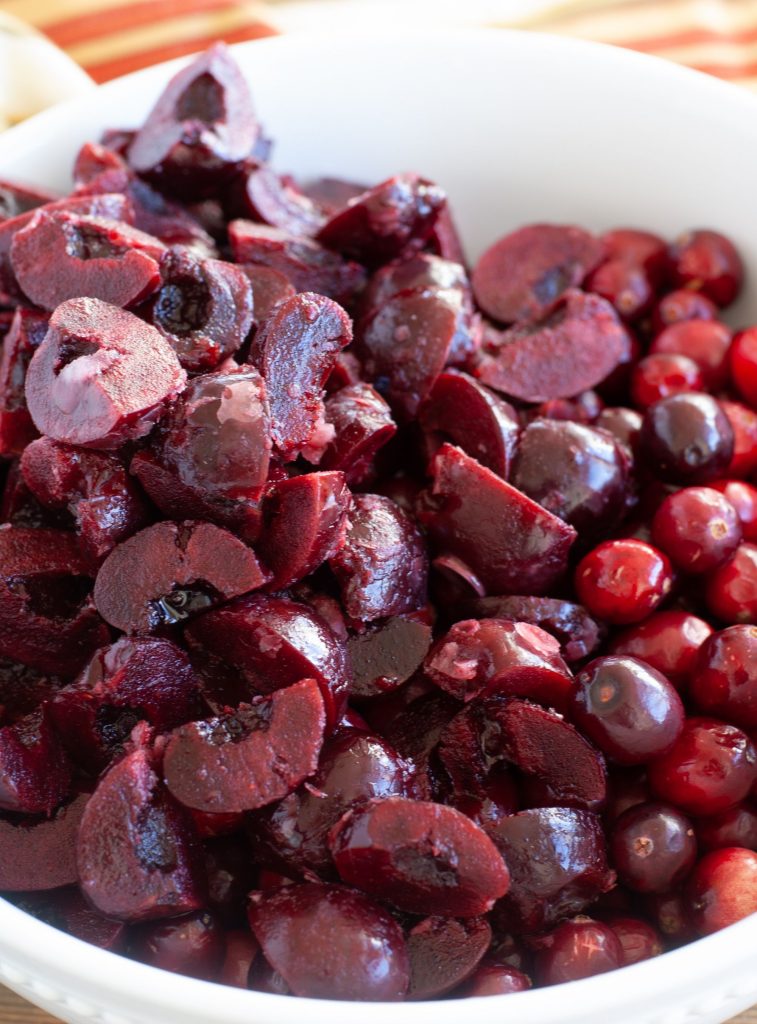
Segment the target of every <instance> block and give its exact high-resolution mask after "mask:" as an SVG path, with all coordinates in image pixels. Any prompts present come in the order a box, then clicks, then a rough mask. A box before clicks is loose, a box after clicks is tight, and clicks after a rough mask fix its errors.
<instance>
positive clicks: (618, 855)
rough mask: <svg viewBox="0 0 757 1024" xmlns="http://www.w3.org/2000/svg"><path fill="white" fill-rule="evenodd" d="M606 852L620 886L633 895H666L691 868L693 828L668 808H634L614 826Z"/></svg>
mask: <svg viewBox="0 0 757 1024" xmlns="http://www.w3.org/2000/svg"><path fill="white" fill-rule="evenodd" d="M610 852H611V856H612V861H613V864H614V865H615V868H616V870H617V872H618V878H619V879H620V881H621V882H622V883H623V885H626V886H628V888H629V889H633V890H634V892H667V891H668V890H669V889H671V888H673V887H674V886H675V885H677V884H678V882H681V881H682V880H683V879H684V878H686V876H687V875H688V873H689V871H690V870H691V868H692V867H693V865H694V861H695V860H696V855H697V842H696V839H695V837H694V827H693V825H692V823H691V822H690V821H689V819H688V818H686V817H684V815H683V814H681V813H680V812H679V811H677V810H676V809H675V807H671V806H670V805H668V804H661V803H644V804H638V805H637V806H636V807H631V808H629V809H628V810H627V811H625V812H624V813H623V814H621V816H620V817H619V818H618V820H617V821H616V822H615V824H614V826H613V830H612V838H611V841H610Z"/></svg>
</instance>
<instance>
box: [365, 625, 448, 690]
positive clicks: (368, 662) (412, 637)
mask: <svg viewBox="0 0 757 1024" xmlns="http://www.w3.org/2000/svg"><path fill="white" fill-rule="evenodd" d="M430 644H431V628H430V627H429V626H428V625H426V623H425V622H421V621H420V620H419V619H418V618H414V617H413V616H410V615H407V616H393V617H390V618H388V619H386V620H385V621H384V622H379V623H377V624H376V625H374V626H372V627H370V628H369V629H367V630H366V631H365V632H363V633H356V634H355V635H354V636H352V637H350V639H349V640H348V641H347V651H348V653H349V658H350V665H351V667H352V682H351V684H350V696H351V697H358V698H360V697H378V696H380V695H381V694H383V693H390V692H391V691H392V690H396V689H397V688H398V687H399V686H401V685H402V684H403V683H405V682H407V680H408V679H410V677H411V676H412V675H413V673H414V672H415V671H416V669H418V668H419V667H420V666H421V664H422V662H423V659H424V658H425V656H426V654H427V653H428V649H429V646H430Z"/></svg>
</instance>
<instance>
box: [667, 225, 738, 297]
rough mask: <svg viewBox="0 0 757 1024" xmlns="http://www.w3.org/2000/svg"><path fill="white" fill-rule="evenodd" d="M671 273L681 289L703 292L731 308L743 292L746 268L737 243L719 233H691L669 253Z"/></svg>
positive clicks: (670, 249) (669, 250) (700, 231)
mask: <svg viewBox="0 0 757 1024" xmlns="http://www.w3.org/2000/svg"><path fill="white" fill-rule="evenodd" d="M668 270H669V273H670V279H671V281H672V283H673V284H674V285H675V286H676V287H678V288H691V289H692V290H694V291H697V292H702V294H704V295H706V296H707V298H708V299H712V301H713V302H714V303H715V304H716V305H718V306H721V307H722V306H728V305H729V304H730V303H731V302H733V300H734V299H735V298H736V296H737V295H738V294H739V291H740V290H741V285H742V283H743V280H744V268H743V266H742V263H741V257H740V256H739V254H738V252H737V251H736V249H735V247H734V245H733V243H732V242H731V241H729V239H727V238H726V237H725V235H721V234H720V233H719V232H717V231H704V230H698V231H687V232H686V233H685V234H683V235H681V236H680V237H679V238H677V239H676V240H675V242H673V244H672V245H671V246H670V248H669V249H668Z"/></svg>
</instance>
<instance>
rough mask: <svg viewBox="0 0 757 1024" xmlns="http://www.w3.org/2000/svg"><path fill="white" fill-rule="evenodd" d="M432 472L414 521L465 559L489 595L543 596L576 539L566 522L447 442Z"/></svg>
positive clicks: (563, 567)
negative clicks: (430, 481)
mask: <svg viewBox="0 0 757 1024" xmlns="http://www.w3.org/2000/svg"><path fill="white" fill-rule="evenodd" d="M431 474H432V477H433V484H432V486H431V488H430V489H429V490H428V491H426V492H425V493H424V495H423V496H422V499H421V502H420V505H419V510H418V516H419V519H420V521H421V523H422V524H423V525H424V526H425V527H426V529H427V530H428V532H429V535H430V536H431V538H432V540H433V541H434V543H435V544H436V545H437V546H438V547H439V548H441V549H442V550H445V551H450V552H452V553H453V554H455V555H457V556H458V557H459V558H461V559H462V560H463V561H464V562H465V563H466V564H467V565H469V566H470V568H471V569H472V570H473V571H474V572H475V573H476V575H477V576H478V577H479V578H480V579H481V581H482V582H483V584H484V586H485V587H486V589H487V591H488V592H489V593H493V594H498V593H508V592H510V593H512V592H520V593H523V592H524V591H525V592H526V593H532V594H542V593H544V592H545V591H547V590H549V589H550V588H551V587H552V586H553V585H554V584H555V583H556V582H557V581H558V580H559V579H560V578H561V577H562V576H563V575H564V573H565V571H566V569H567V567H568V555H569V552H570V548H571V546H572V544H573V541H574V540H575V537H576V531H575V530H574V529H573V527H572V526H569V525H568V524H567V523H565V522H563V521H562V520H561V519H558V518H557V516H554V515H552V513H551V512H547V511H546V509H543V508H542V507H541V505H537V504H536V502H535V501H532V500H531V499H530V498H529V497H527V496H526V495H525V494H523V493H522V492H521V491H519V490H517V489H516V488H515V487H512V486H510V484H508V483H506V482H505V481H504V480H502V479H501V478H500V477H498V476H496V475H495V474H494V473H492V472H491V470H489V469H486V467H485V466H482V465H481V464H480V463H479V462H477V461H476V460H475V459H473V458H471V457H470V456H469V455H466V454H465V452H463V451H461V450H460V449H459V448H454V447H453V446H452V445H449V444H445V445H442V447H441V448H440V449H439V451H438V453H437V454H436V456H435V457H434V459H433V462H432V465H431ZM504 522H506V523H508V524H509V529H508V530H507V532H503V530H502V526H501V524H502V523H504Z"/></svg>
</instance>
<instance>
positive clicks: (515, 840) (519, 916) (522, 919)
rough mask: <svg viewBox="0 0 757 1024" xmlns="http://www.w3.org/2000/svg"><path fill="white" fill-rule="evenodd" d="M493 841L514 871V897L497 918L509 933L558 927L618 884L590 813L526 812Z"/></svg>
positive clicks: (498, 828)
mask: <svg viewBox="0 0 757 1024" xmlns="http://www.w3.org/2000/svg"><path fill="white" fill-rule="evenodd" d="M491 836H492V839H493V840H494V842H495V843H496V845H497V847H498V849H499V850H500V852H501V853H502V856H503V857H504V858H505V860H506V861H507V864H508V867H509V870H510V891H509V892H508V894H507V896H505V898H504V899H503V900H501V901H500V902H499V903H498V904H497V907H496V909H495V912H494V921H495V923H496V925H497V927H499V928H502V929H504V930H513V931H515V932H516V934H517V933H520V932H534V931H543V930H544V929H545V928H550V927H553V926H554V925H555V924H557V922H558V921H560V920H562V919H563V918H564V917H569V916H570V915H571V914H577V913H580V912H581V911H582V910H584V909H585V908H586V907H588V906H590V904H592V903H593V902H594V900H595V899H596V898H597V897H598V896H599V895H600V894H601V893H603V892H607V891H608V890H609V889H611V888H612V887H613V886H614V884H615V874H614V872H612V871H610V870H609V868H608V866H607V852H606V848H605V837H604V833H603V831H602V826H601V824H600V820H599V818H598V817H597V816H596V815H595V814H592V813H591V812H589V811H578V810H573V809H571V808H567V807H544V808H537V809H532V810H528V811H521V812H520V813H519V814H514V815H511V816H510V817H506V818H504V819H502V821H500V822H499V824H498V825H497V826H496V828H494V829H493V830H492V831H491Z"/></svg>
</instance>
